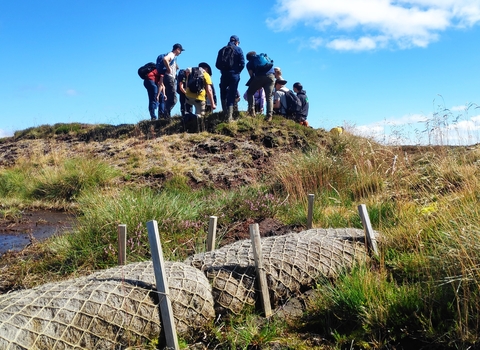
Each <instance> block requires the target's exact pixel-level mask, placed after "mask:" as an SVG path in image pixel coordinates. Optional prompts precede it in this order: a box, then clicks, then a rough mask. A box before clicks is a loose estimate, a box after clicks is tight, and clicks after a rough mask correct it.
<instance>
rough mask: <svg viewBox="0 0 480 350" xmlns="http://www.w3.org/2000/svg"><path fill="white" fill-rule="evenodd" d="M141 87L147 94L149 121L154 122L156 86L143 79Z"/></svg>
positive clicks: (156, 103)
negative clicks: (143, 87)
mask: <svg viewBox="0 0 480 350" xmlns="http://www.w3.org/2000/svg"><path fill="white" fill-rule="evenodd" d="M143 86H145V89H147V94H148V112H149V114H150V119H152V120H155V119H157V116H156V115H155V111H156V110H157V105H158V102H157V93H158V87H157V84H155V82H154V81H153V80H150V79H144V80H143Z"/></svg>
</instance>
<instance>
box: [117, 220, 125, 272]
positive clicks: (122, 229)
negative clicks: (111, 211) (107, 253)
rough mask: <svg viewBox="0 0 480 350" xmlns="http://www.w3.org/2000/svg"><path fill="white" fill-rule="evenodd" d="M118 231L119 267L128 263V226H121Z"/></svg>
mask: <svg viewBox="0 0 480 350" xmlns="http://www.w3.org/2000/svg"><path fill="white" fill-rule="evenodd" d="M117 231H118V265H125V264H126V263H127V225H125V224H121V225H118V227H117Z"/></svg>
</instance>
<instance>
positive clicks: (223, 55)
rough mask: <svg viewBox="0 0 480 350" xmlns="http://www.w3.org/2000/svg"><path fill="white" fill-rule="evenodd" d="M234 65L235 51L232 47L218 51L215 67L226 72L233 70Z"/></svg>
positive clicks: (228, 46) (225, 47)
mask: <svg viewBox="0 0 480 350" xmlns="http://www.w3.org/2000/svg"><path fill="white" fill-rule="evenodd" d="M234 65H235V49H234V48H233V46H232V45H227V46H224V47H222V48H221V49H220V51H218V56H217V61H216V62H215V67H217V69H219V70H220V71H228V70H231V69H233V66H234Z"/></svg>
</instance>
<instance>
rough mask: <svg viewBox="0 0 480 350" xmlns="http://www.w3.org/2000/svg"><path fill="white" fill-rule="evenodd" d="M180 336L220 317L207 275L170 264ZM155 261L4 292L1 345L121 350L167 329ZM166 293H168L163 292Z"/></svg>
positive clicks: (0, 298)
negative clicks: (163, 323) (163, 324)
mask: <svg viewBox="0 0 480 350" xmlns="http://www.w3.org/2000/svg"><path fill="white" fill-rule="evenodd" d="M165 273H166V276H167V283H168V285H169V290H170V300H171V302H172V309H173V314H174V317H175V324H176V327H177V332H178V333H179V334H182V333H184V334H185V333H187V332H189V331H192V330H194V329H199V328H201V327H203V326H205V325H206V323H207V322H210V321H211V320H213V319H214V317H215V311H214V309H213V299H212V293H211V286H210V283H209V281H208V280H207V278H206V277H205V275H204V274H202V273H201V272H200V271H198V270H197V269H194V268H192V267H191V266H188V265H185V264H182V263H173V262H168V261H167V262H165ZM154 286H155V276H154V271H153V264H152V262H151V261H148V262H142V263H135V264H129V265H126V266H122V267H116V268H112V269H108V270H104V271H99V272H97V273H94V274H92V275H89V276H86V277H81V278H78V279H74V280H68V281H63V282H59V283H48V284H45V285H42V286H39V287H36V288H33V289H28V290H20V291H16V292H12V293H8V294H4V295H0V349H49V350H50V349H120V348H125V347H127V346H135V345H140V344H142V343H144V342H145V341H147V340H149V339H155V338H156V337H158V336H159V334H160V331H161V324H160V318H159V310H158V293H157V292H156V289H155V287H154ZM160 297H164V296H160Z"/></svg>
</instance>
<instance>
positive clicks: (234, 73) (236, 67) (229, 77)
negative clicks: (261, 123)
mask: <svg viewBox="0 0 480 350" xmlns="http://www.w3.org/2000/svg"><path fill="white" fill-rule="evenodd" d="M239 45H240V39H239V37H238V36H236V35H232V36H231V37H230V41H229V42H228V44H227V45H226V46H224V47H223V48H221V49H220V50H219V51H218V55H217V61H216V63H215V67H217V69H218V70H220V73H221V77H220V99H221V102H222V110H223V111H224V112H226V114H227V119H228V121H229V122H231V121H233V106H234V104H235V99H236V96H235V95H236V93H237V91H238V83H239V82H240V73H241V72H242V70H243V68H245V57H244V56H243V51H242V49H241V48H240V46H239Z"/></svg>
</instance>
